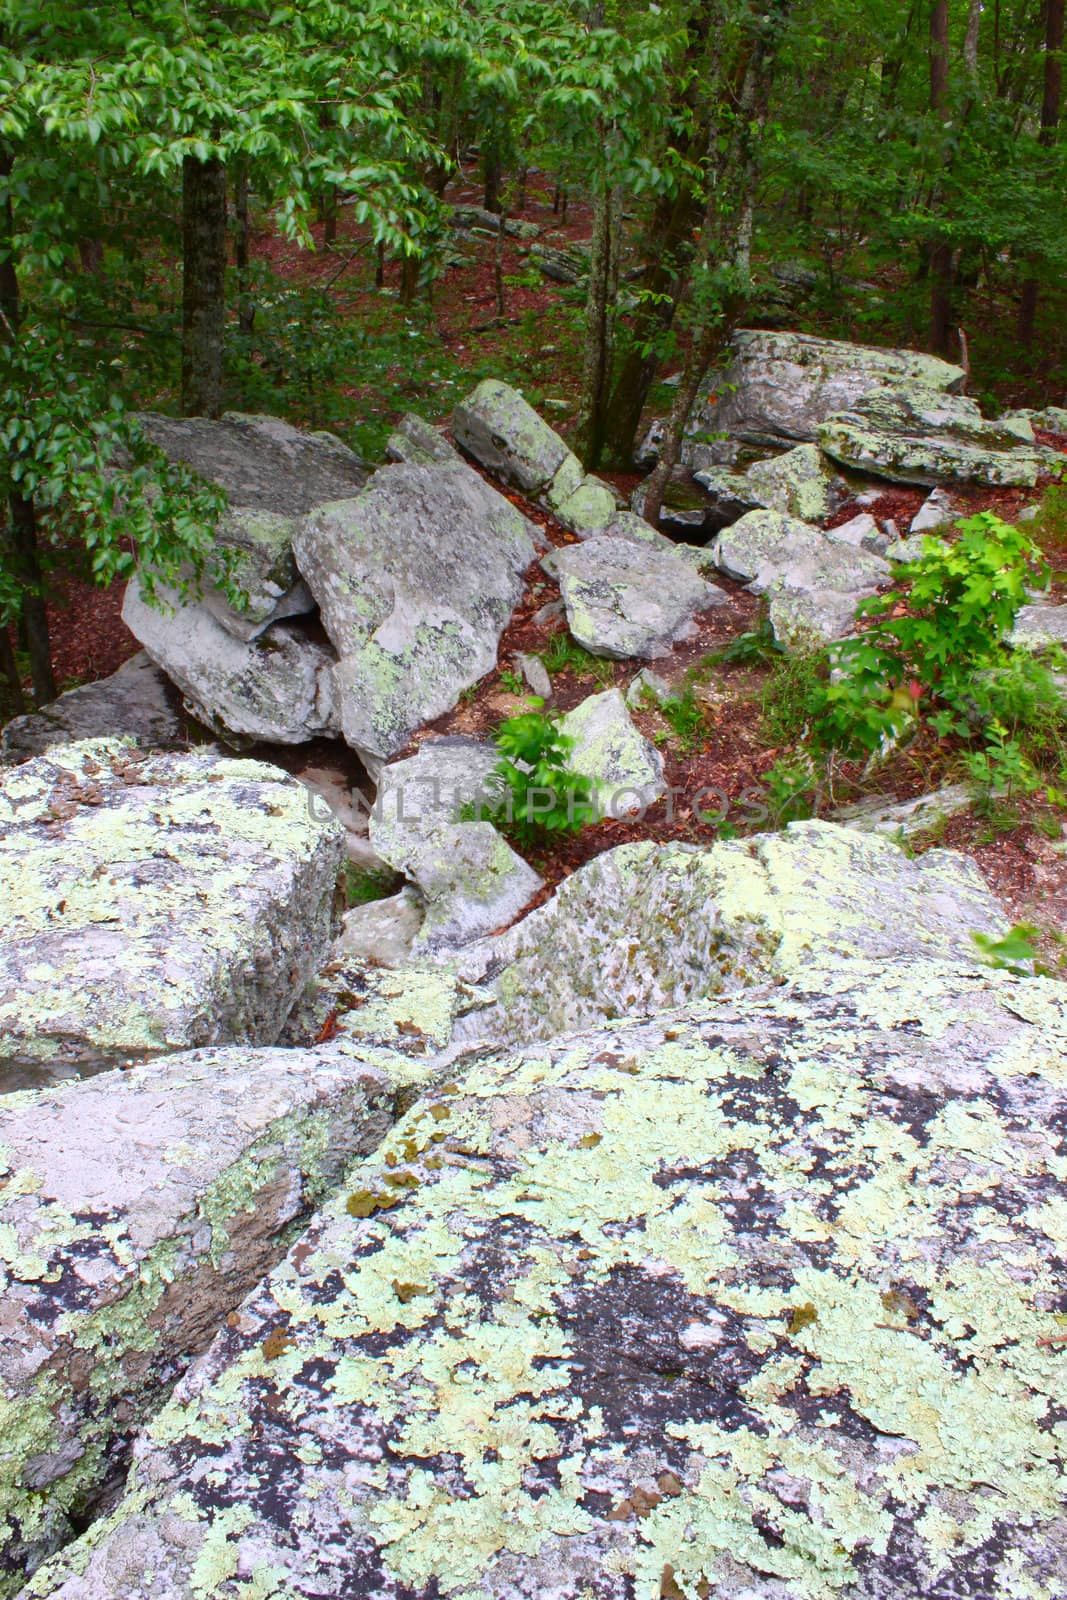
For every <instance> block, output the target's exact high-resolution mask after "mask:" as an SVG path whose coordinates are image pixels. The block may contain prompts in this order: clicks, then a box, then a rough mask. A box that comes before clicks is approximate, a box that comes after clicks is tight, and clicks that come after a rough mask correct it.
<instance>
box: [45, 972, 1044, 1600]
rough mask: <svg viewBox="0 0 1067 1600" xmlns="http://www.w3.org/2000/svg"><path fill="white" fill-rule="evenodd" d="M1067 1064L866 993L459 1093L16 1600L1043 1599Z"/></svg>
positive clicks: (344, 1197)
mask: <svg viewBox="0 0 1067 1600" xmlns="http://www.w3.org/2000/svg"><path fill="white" fill-rule="evenodd" d="M1065 1068H1067V1014H1065V1002H1064V997H1063V991H1062V988H1061V987H1060V986H1059V985H1057V984H1055V983H1053V982H1051V981H1049V980H1044V979H1020V978H1016V977H1012V976H1010V975H1008V974H1005V973H996V972H988V973H985V974H981V973H965V972H959V971H957V970H955V969H945V968H944V967H941V966H939V965H938V964H937V963H933V964H924V963H921V962H920V963H914V964H899V963H894V962H893V961H889V962H867V963H858V964H857V967H856V969H854V970H851V971H849V972H846V973H843V974H840V975H838V976H833V975H830V974H826V973H822V974H818V975H815V976H813V977H812V978H811V979H810V980H807V981H805V980H804V979H803V978H801V979H799V980H798V981H797V982H796V983H795V984H793V985H791V986H789V987H785V988H777V989H771V990H769V991H766V992H763V993H760V994H758V995H753V996H746V997H743V998H741V999H739V1000H738V1001H736V1002H735V1003H732V1004H719V1005H711V1006H707V1007H695V1008H689V1009H686V1010H684V1011H680V1012H677V1013H674V1014H667V1015H666V1016H663V1017H658V1018H656V1019H654V1020H653V1021H650V1022H646V1023H617V1024H614V1025H612V1024H607V1025H605V1026H603V1027H602V1028H600V1029H598V1030H597V1031H595V1032H592V1033H589V1034H586V1035H583V1036H579V1037H571V1038H568V1039H564V1040H559V1041H556V1042H555V1043H553V1044H551V1045H547V1046H544V1045H542V1046H539V1047H538V1048H537V1049H536V1050H533V1051H530V1052H528V1053H524V1054H519V1055H517V1056H514V1057H506V1056H505V1057H496V1058H490V1059H488V1060H485V1061H482V1062H479V1063H477V1064H476V1065H475V1066H474V1067H473V1068H472V1069H471V1070H470V1071H469V1072H468V1073H467V1075H466V1076H465V1077H464V1078H463V1079H462V1080H461V1081H459V1082H449V1083H446V1084H444V1085H442V1086H440V1087H439V1088H437V1089H435V1090H433V1091H431V1092H430V1093H429V1094H428V1095H427V1096H426V1098H425V1099H424V1101H423V1102H422V1103H421V1104H420V1105H419V1106H417V1107H415V1108H414V1109H413V1110H412V1112H410V1113H409V1115H408V1116H407V1117H406V1118H405V1119H404V1121H403V1122H402V1123H400V1124H399V1125H398V1126H397V1127H396V1128H395V1129H394V1130H393V1132H392V1133H391V1134H390V1136H389V1138H388V1139H387V1140H386V1142H385V1144H384V1145H383V1147H382V1148H381V1150H380V1151H379V1153H378V1154H377V1155H376V1156H375V1157H372V1158H371V1159H370V1160H369V1161H367V1162H364V1163H363V1164H362V1165H361V1166H360V1167H358V1168H355V1169H354V1170H353V1171H352V1172H351V1173H350V1175H349V1180H348V1182H347V1184H346V1186H345V1189H344V1190H342V1191H341V1192H340V1194H339V1195H338V1197H337V1199H336V1200H334V1201H332V1202H331V1203H330V1204H329V1205H328V1206H327V1207H326V1208H325V1210H324V1211H323V1212H322V1213H321V1215H320V1216H319V1218H318V1219H317V1220H316V1222H315V1223H314V1224H313V1226H312V1228H311V1229H310V1231H309V1232H308V1233H307V1234H306V1235H305V1237H304V1239H303V1240H302V1241H301V1244H300V1245H299V1247H298V1248H297V1249H296V1250H295V1251H294V1252H292V1253H291V1255H290V1256H289V1258H288V1260H287V1261H286V1262H285V1264H284V1265H283V1266H282V1267H280V1268H278V1269H276V1270H275V1272H274V1273H273V1274H272V1275H271V1276H270V1277H269V1278H268V1279H267V1280H266V1282H265V1283H264V1284H263V1285H262V1287H261V1288H260V1289H259V1290H258V1291H257V1292H256V1293H254V1294H253V1295H251V1296H250V1297H249V1298H248V1299H247V1300H246V1301H245V1302H244V1304H243V1305H242V1306H241V1309H240V1312H239V1313H238V1314H237V1315H236V1316H235V1317H234V1318H232V1319H231V1322H230V1325H229V1326H227V1327H226V1328H225V1329H224V1330H223V1331H222V1332H221V1333H220V1335H219V1337H218V1338H217V1339H216V1341H215V1343H214V1345H213V1346H212V1348H211V1350H210V1351H209V1352H208V1354H207V1355H206V1356H205V1358H204V1359H203V1360H202V1361H201V1362H200V1363H199V1364H198V1365H197V1366H196V1368H195V1369H194V1370H193V1371H192V1372H191V1373H190V1374H189V1375H188V1376H187V1377H186V1378H185V1379H184V1380H183V1382H182V1383H181V1384H180V1385H179V1388H178V1390H177V1392H176V1394H175V1396H174V1398H173V1400H172V1401H171V1403H170V1404H169V1405H168V1406H167V1407H165V1408H164V1410H163V1411H161V1412H160V1413H159V1414H158V1415H157V1416H156V1417H155V1418H154V1419H153V1420H152V1421H151V1422H150V1423H149V1424H148V1426H147V1427H146V1429H145V1430H144V1433H143V1435H142V1437H141V1440H140V1442H139V1444H138V1448H137V1460H136V1464H135V1467H134V1470H133V1473H132V1475H131V1479H130V1482H129V1486H128V1489H127V1493H126V1495H125V1498H124V1499H123V1500H122V1502H121V1503H120V1504H119V1505H118V1506H117V1507H116V1509H115V1510H114V1512H113V1513H112V1514H111V1515H110V1516H109V1517H107V1518H106V1519H105V1520H103V1521H101V1522H100V1523H98V1524H97V1525H96V1526H95V1527H93V1528H92V1529H90V1531H89V1532H88V1533H87V1534H86V1535H85V1536H84V1537H83V1538H82V1539H81V1540H80V1541H79V1542H78V1544H76V1545H74V1546H73V1547H71V1548H70V1549H69V1550H67V1551H65V1552H63V1553H62V1554H61V1555H60V1556H58V1557H57V1558H56V1559H55V1560H54V1561H52V1562H51V1563H50V1564H49V1565H48V1566H47V1567H45V1568H44V1569H43V1570H42V1571H41V1572H39V1573H38V1574H37V1575H36V1577H35V1578H34V1580H33V1581H32V1582H31V1584H30V1585H29V1587H28V1589H27V1590H26V1595H25V1600H114V1597H115V1596H117V1595H121V1596H122V1597H123V1600H202V1597H206V1596H211V1597H212V1600H250V1597H252V1596H256V1597H258V1600H321V1597H325V1596H341V1595H351V1596H353V1597H357V1596H359V1597H363V1596H366V1597H370V1596H374V1597H378V1600H415V1597H420V1600H421V1597H425V1600H430V1597H431V1596H432V1597H434V1600H502V1597H504V1596H507V1597H509V1600H510V1597H513V1596H514V1597H516V1600H518V1597H524V1600H548V1597H549V1596H551V1597H552V1600H663V1597H678V1596H681V1597H684V1600H700V1597H711V1596H719V1597H722V1600H990V1597H991V1596H994V1595H995V1596H997V1597H998V1600H1059V1597H1060V1596H1061V1595H1062V1593H1063V1573H1064V1564H1065V1557H1067V1514H1065V1511H1064V1501H1063V1482H1064V1471H1065V1468H1067V1439H1065V1435H1064V1430H1063V1428H1062V1426H1061V1425H1060V1418H1061V1414H1062V1401H1063V1361H1064V1354H1063V1339H1064V1321H1063V1303H1064V1301H1063V1255H1064V1251H1065V1250H1067V1192H1065V1185H1064V1173H1065V1171H1067V1149H1065V1145H1064V1127H1065V1125H1067V1089H1065V1077H1064V1073H1065Z"/></svg>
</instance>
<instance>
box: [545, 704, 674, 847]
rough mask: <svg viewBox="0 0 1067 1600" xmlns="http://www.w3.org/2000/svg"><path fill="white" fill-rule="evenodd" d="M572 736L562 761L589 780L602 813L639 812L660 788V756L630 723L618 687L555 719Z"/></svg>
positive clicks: (664, 786) (663, 788)
mask: <svg viewBox="0 0 1067 1600" xmlns="http://www.w3.org/2000/svg"><path fill="white" fill-rule="evenodd" d="M560 732H561V733H562V734H563V735H564V737H565V738H568V739H571V740H572V741H573V745H572V748H571V750H570V752H569V754H568V756H567V765H568V766H569V767H570V768H571V770H572V771H573V772H578V773H580V774H581V775H582V777H583V778H587V779H588V780H589V782H590V784H591V785H592V788H593V794H594V798H595V803H596V808H597V810H598V811H599V812H600V813H601V814H602V815H603V816H607V817H625V816H629V815H631V814H632V813H633V812H635V811H636V812H644V811H645V809H646V808H647V807H648V806H650V805H652V804H653V803H654V802H655V801H656V800H658V799H659V798H660V796H661V795H663V794H664V793H665V792H666V789H667V784H666V781H665V779H664V776H663V757H662V755H661V754H660V752H659V751H658V750H657V749H656V747H655V745H654V744H652V743H651V741H650V740H648V739H646V738H645V736H644V734H643V733H642V732H641V731H640V729H639V728H638V727H637V726H636V725H635V723H634V721H633V718H632V717H631V716H630V713H629V711H628V710H627V707H626V701H625V700H624V699H623V697H622V690H621V689H605V690H604V692H603V693H602V694H591V695H588V696H587V697H586V699H584V700H583V701H581V703H580V704H579V705H576V706H575V708H574V710H573V711H568V713H567V715H566V716H565V717H563V718H562V719H561V721H560Z"/></svg>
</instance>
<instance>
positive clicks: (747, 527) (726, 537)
mask: <svg viewBox="0 0 1067 1600" xmlns="http://www.w3.org/2000/svg"><path fill="white" fill-rule="evenodd" d="M714 555H715V562H716V564H717V566H718V567H719V570H720V571H721V572H725V573H726V575H727V577H730V578H736V579H739V580H740V581H741V582H742V583H748V584H750V585H751V587H752V589H753V592H754V593H756V594H762V593H764V592H765V591H767V590H768V589H772V588H773V587H774V586H775V585H778V584H784V585H786V586H787V587H791V588H794V589H813V590H831V591H833V592H834V593H837V594H852V595H856V596H860V595H864V594H873V593H874V591H875V590H876V589H877V588H878V585H879V584H881V583H886V582H888V580H889V577H890V569H889V566H888V565H887V563H886V562H885V561H883V560H882V558H881V557H880V556H877V555H875V554H873V552H871V551H869V550H864V549H862V548H857V547H856V546H854V545H852V544H850V543H849V542H848V540H847V539H835V538H834V536H833V534H832V533H824V532H823V530H822V529H821V528H816V527H813V526H812V525H811V524H810V523H808V522H800V521H798V519H797V518H796V517H789V516H785V515H784V514H783V513H781V512H779V511H750V512H748V513H747V514H746V515H745V516H743V517H741V518H740V520H739V521H737V522H735V523H734V524H733V525H732V526H731V527H729V528H724V529H723V531H722V533H720V534H719V537H718V539H717V540H716V541H715V546H714Z"/></svg>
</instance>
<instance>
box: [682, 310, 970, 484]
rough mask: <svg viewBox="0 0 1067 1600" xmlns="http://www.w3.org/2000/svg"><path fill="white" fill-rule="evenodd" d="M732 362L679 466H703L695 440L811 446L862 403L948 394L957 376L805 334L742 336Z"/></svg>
mask: <svg viewBox="0 0 1067 1600" xmlns="http://www.w3.org/2000/svg"><path fill="white" fill-rule="evenodd" d="M733 348H734V358H733V361H732V362H731V364H730V365H729V367H728V368H727V370H726V372H725V373H723V374H722V375H721V376H719V377H717V378H716V379H715V380H714V389H715V390H716V391H717V394H718V397H717V398H711V399H708V400H705V401H702V402H698V404H697V406H696V407H695V408H694V411H693V414H692V416H691V417H690V420H689V424H688V427H687V435H688V437H687V442H686V444H685V446H684V448H683V456H684V459H686V460H687V461H690V462H691V463H692V464H693V465H694V466H700V467H702V466H704V465H712V464H713V463H712V462H711V460H710V459H709V460H708V461H707V462H705V460H704V459H703V457H702V455H701V452H702V451H703V450H706V448H707V447H706V446H704V445H703V444H702V443H701V440H700V435H702V434H705V433H708V434H714V433H728V434H732V435H734V436H736V437H737V438H741V439H745V440H748V441H749V442H750V443H752V444H766V445H771V446H774V445H779V444H795V443H797V442H798V441H801V442H803V441H810V440H813V439H815V437H816V434H817V431H818V427H819V424H820V423H821V422H824V421H825V420H826V418H827V417H830V416H832V415H833V414H834V413H835V412H837V411H844V410H846V409H848V408H849V407H851V406H852V405H854V404H855V402H856V401H857V400H860V399H861V398H862V397H863V396H864V395H869V394H871V393H873V392H876V391H879V390H886V389H903V390H904V391H909V390H911V389H913V388H915V387H921V388H925V389H932V390H954V389H956V388H958V387H959V385H960V384H961V383H962V382H963V376H964V374H963V370H962V368H960V367H953V366H950V365H949V363H948V362H946V361H939V360H938V359H937V357H936V356H928V355H923V354H922V353H921V352H920V351H918V350H879V349H873V348H870V347H868V346H866V345H857V344H845V343H842V342H840V341H837V340H834V339H818V338H815V337H813V336H812V335H810V334H805V333H785V332H781V333H779V332H766V331H758V332H757V331H753V330H752V329H742V330H741V331H740V332H738V333H736V334H735V335H734V340H733Z"/></svg>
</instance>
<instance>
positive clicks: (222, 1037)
mask: <svg viewBox="0 0 1067 1600" xmlns="http://www.w3.org/2000/svg"><path fill="white" fill-rule="evenodd" d="M343 841H344V833H343V830H342V829H341V827H340V826H339V824H337V823H336V822H334V821H333V820H332V819H330V820H323V819H321V818H320V817H318V816H317V815H313V814H312V809H311V807H310V806H309V796H308V791H307V790H306V789H305V788H304V787H303V785H302V784H299V783H296V782H294V781H293V780H292V779H291V778H289V777H287V776H286V775H285V774H284V773H282V772H280V771H279V770H278V769H277V768H275V767H270V766H267V765H266V764H264V763H262V762H258V761H239V760H234V759H230V758H225V757H222V756H220V755H219V754H218V753H217V752H215V751H211V750H208V751H197V752H192V753H189V754H186V755H163V754H157V755H146V754H145V753H144V752H141V751H138V750H136V749H135V748H134V747H133V746H132V745H129V744H124V743H122V742H121V741H117V740H88V741H84V742H83V743H80V744H75V745H65V746H61V747H57V748H56V749H54V750H52V751H50V752H49V753H48V754H47V755H43V756H38V757H36V758H35V759H34V760H32V761H28V762H26V763H25V765H23V766H21V767H14V768H10V769H6V770H4V771H3V772H0V927H2V928H3V930H4V933H3V939H2V941H0V1075H2V1081H3V1083H4V1086H5V1087H12V1086H17V1085H18V1084H19V1083H20V1082H26V1083H31V1082H34V1081H39V1080H40V1079H41V1078H45V1079H47V1078H48V1077H69V1076H71V1075H72V1074H75V1073H78V1072H92V1071H96V1070H99V1069H100V1068H101V1067H104V1066H109V1065H113V1064H115V1063H117V1062H120V1061H124V1060H128V1059H139V1058H145V1057H150V1056H155V1055H160V1054H163V1053H165V1052H170V1051H176V1050H181V1049H186V1048H190V1047H193V1046H197V1045H207V1044H226V1043H231V1042H233V1043H243V1042H247V1043H252V1044H273V1042H274V1040H275V1039H276V1038H277V1036H278V1033H279V1031H280V1030H281V1027H282V1024H283V1023H284V1021H285V1018H286V1015H287V1013H288V1011H289V1008H290V1006H291V1005H292V1003H293V1001H294V999H295V998H296V996H297V995H298V994H299V992H300V990H301V989H302V988H303V986H304V984H305V983H306V982H307V981H308V979H309V978H310V977H311V976H312V974H313V973H314V972H315V971H316V970H317V968H318V967H319V966H320V965H321V964H322V962H323V960H324V959H325V956H326V953H327V950H328V949H329V945H330V940H331V938H332V935H333V933H334V929H335V921H334V916H335V908H334V899H335V885H336V881H337V871H338V867H339V865H340V862H341V856H342V850H343Z"/></svg>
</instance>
